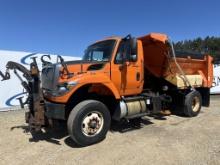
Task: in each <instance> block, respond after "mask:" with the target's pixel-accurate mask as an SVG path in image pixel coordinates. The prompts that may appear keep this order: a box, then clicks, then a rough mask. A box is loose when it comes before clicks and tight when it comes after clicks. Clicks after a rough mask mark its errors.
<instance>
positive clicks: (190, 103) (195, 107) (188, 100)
mask: <svg viewBox="0 0 220 165" xmlns="http://www.w3.org/2000/svg"><path fill="white" fill-rule="evenodd" d="M201 105H202V97H201V94H200V93H199V92H198V91H192V92H190V93H188V94H187V95H186V97H185V105H184V114H185V115H186V116H188V117H194V116H197V115H198V114H199V112H200V110H201Z"/></svg>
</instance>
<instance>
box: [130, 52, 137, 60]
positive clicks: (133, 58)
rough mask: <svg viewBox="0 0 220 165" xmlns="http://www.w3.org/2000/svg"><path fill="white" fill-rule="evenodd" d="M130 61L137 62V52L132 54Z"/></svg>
mask: <svg viewBox="0 0 220 165" xmlns="http://www.w3.org/2000/svg"><path fill="white" fill-rule="evenodd" d="M129 61H131V62H136V61H137V54H132V55H131V56H130V59H129Z"/></svg>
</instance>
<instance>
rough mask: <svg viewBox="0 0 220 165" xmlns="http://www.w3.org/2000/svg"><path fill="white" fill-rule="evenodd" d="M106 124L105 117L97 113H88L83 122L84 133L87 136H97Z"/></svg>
mask: <svg viewBox="0 0 220 165" xmlns="http://www.w3.org/2000/svg"><path fill="white" fill-rule="evenodd" d="M103 124H104V119H103V115H102V114H101V113H99V112H97V111H93V112H90V113H88V114H87V115H86V116H85V117H84V119H83V121H82V125H81V128H82V132H83V134H84V135H85V136H89V137H91V136H95V135H97V134H99V132H100V131H101V130H102V128H103Z"/></svg>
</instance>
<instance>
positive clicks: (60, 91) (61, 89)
mask: <svg viewBox="0 0 220 165" xmlns="http://www.w3.org/2000/svg"><path fill="white" fill-rule="evenodd" d="M77 84H78V82H76V81H70V82H65V83H62V84H58V85H57V89H56V90H55V91H51V95H53V96H62V95H64V94H66V93H67V92H69V91H70V90H71V89H72V88H73V87H74V86H76V85H77Z"/></svg>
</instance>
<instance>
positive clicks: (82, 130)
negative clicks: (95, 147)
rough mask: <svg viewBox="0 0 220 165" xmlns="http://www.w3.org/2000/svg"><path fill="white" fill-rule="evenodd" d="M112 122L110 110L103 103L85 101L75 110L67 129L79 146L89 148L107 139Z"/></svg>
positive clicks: (70, 116) (69, 119) (72, 112)
mask: <svg viewBox="0 0 220 165" xmlns="http://www.w3.org/2000/svg"><path fill="white" fill-rule="evenodd" d="M110 121H111V116H110V113H109V110H108V108H107V107H106V106H105V105H104V104H103V103H102V102H100V101H96V100H85V101H82V102H80V103H79V104H77V105H76V106H75V107H74V108H73V110H72V111H71V113H70V115H69V118H68V121H67V127H68V132H69V134H70V137H71V138H72V139H73V140H74V141H75V142H76V143H77V144H79V145H81V146H87V145H91V144H94V143H97V142H100V141H102V140H103V139H104V138H105V136H106V134H107V132H108V130H109V127H110Z"/></svg>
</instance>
